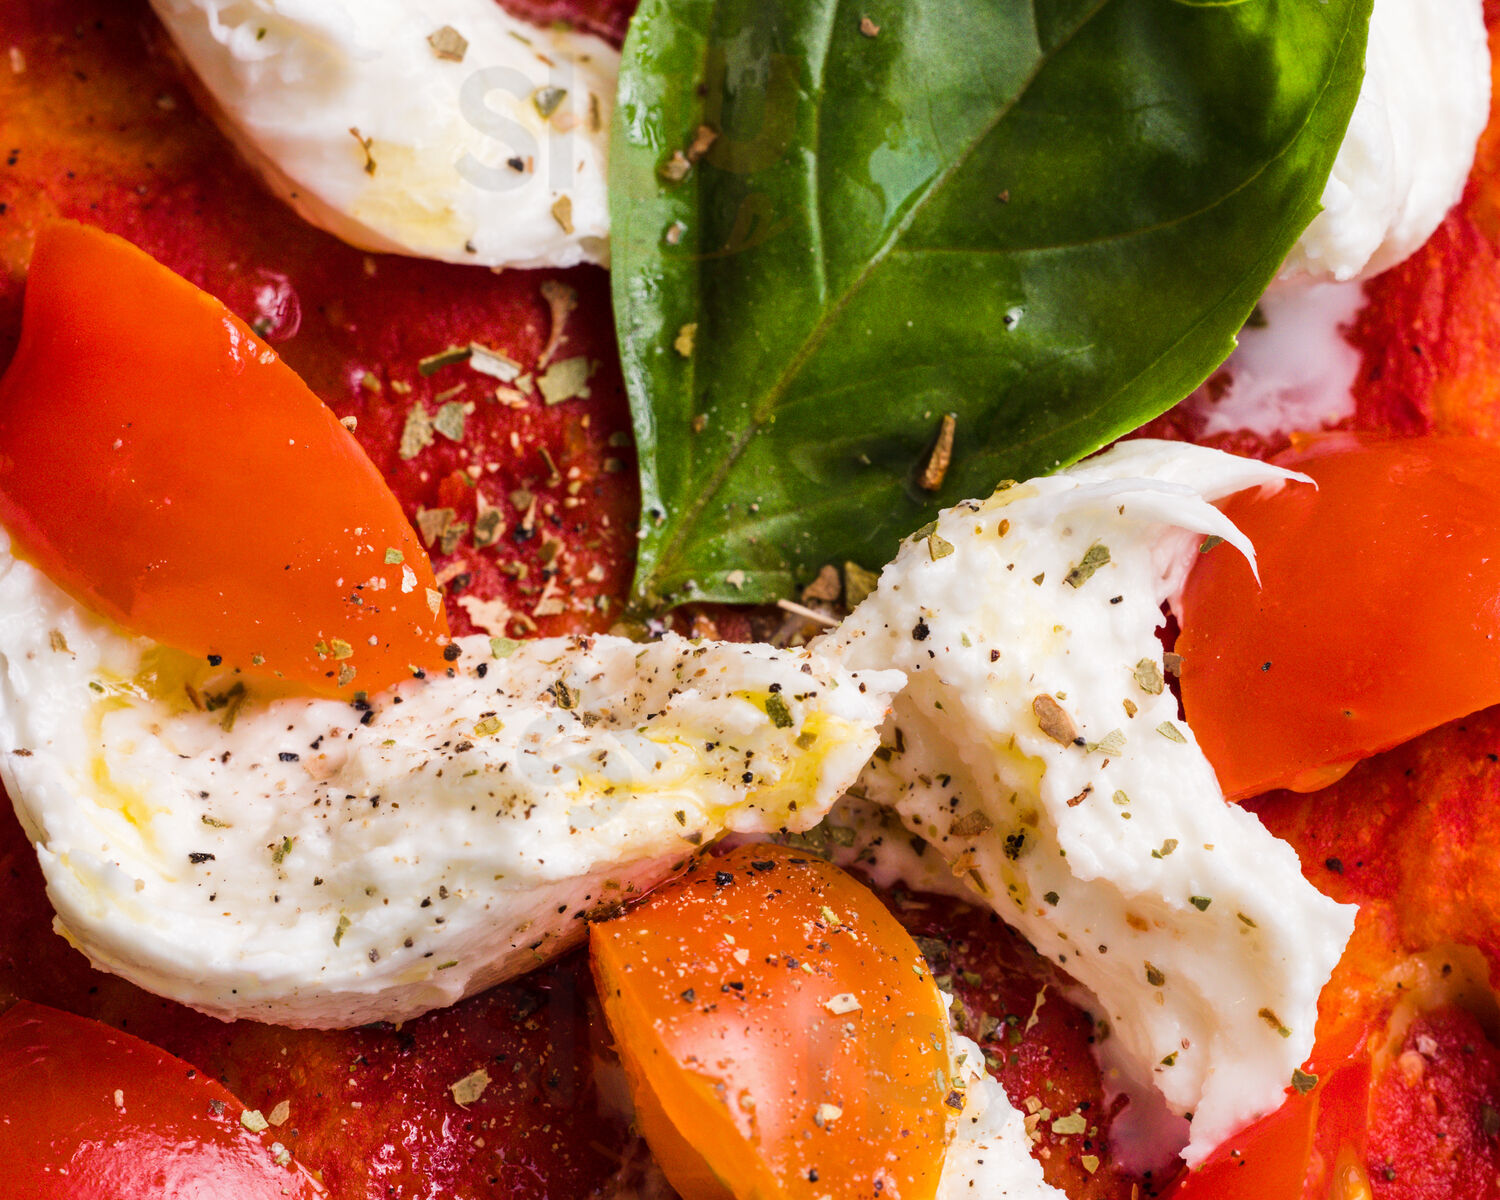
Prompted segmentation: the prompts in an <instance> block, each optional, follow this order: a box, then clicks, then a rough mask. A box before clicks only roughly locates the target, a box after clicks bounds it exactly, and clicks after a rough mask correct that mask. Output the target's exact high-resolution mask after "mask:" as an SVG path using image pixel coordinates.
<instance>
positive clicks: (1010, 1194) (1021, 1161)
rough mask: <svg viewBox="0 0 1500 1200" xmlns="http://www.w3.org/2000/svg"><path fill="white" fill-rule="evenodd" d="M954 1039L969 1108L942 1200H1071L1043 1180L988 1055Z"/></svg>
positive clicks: (952, 1146) (948, 1164)
mask: <svg viewBox="0 0 1500 1200" xmlns="http://www.w3.org/2000/svg"><path fill="white" fill-rule="evenodd" d="M949 1036H950V1038H951V1046H952V1053H953V1064H954V1065H953V1075H954V1078H955V1079H957V1080H958V1081H959V1082H960V1083H962V1084H963V1088H962V1095H963V1101H964V1106H963V1109H962V1111H961V1112H960V1113H959V1115H958V1124H957V1126H956V1128H955V1131H954V1135H953V1140H952V1141H951V1142H949V1143H948V1152H947V1154H946V1156H945V1157H944V1159H943V1174H942V1178H941V1180H940V1181H939V1183H938V1193H937V1200H969V1198H970V1197H975V1198H978V1197H982V1198H983V1200H1067V1198H1066V1196H1065V1195H1064V1193H1063V1192H1061V1191H1059V1190H1058V1189H1057V1188H1055V1187H1053V1186H1052V1185H1051V1184H1049V1183H1048V1182H1047V1181H1046V1180H1045V1179H1043V1178H1042V1167H1041V1164H1040V1163H1038V1162H1037V1161H1036V1159H1034V1158H1032V1157H1031V1139H1030V1137H1028V1136H1027V1132H1026V1119H1025V1117H1023V1116H1022V1115H1021V1112H1020V1110H1019V1109H1017V1108H1016V1107H1015V1106H1014V1105H1012V1104H1011V1102H1010V1097H1008V1096H1007V1095H1006V1094H1005V1089H1004V1088H1003V1087H1001V1086H1000V1081H999V1080H998V1079H996V1078H994V1077H993V1076H992V1075H990V1074H989V1072H987V1071H986V1070H985V1068H984V1054H983V1052H982V1051H981V1050H980V1049H979V1047H978V1046H977V1045H975V1044H974V1043H973V1042H971V1041H970V1040H969V1039H968V1038H966V1037H964V1036H963V1035H962V1034H958V1033H954V1034H950V1035H949Z"/></svg>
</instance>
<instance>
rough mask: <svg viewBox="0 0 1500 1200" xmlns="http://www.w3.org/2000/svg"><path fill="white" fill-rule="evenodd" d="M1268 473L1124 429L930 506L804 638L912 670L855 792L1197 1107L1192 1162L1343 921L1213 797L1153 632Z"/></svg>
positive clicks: (1285, 1074)
mask: <svg viewBox="0 0 1500 1200" xmlns="http://www.w3.org/2000/svg"><path fill="white" fill-rule="evenodd" d="M1285 478H1286V472H1283V471H1281V470H1279V469H1277V468H1274V467H1270V466H1267V465H1265V464H1263V463H1259V462H1253V461H1249V460H1245V459H1238V458H1234V457H1231V456H1229V455H1225V454H1221V453H1219V452H1217V451H1212V450H1207V449H1203V448H1201V447H1195V446H1190V445H1184V444H1179V443H1167V442H1151V441H1134V442H1128V443H1124V444H1121V445H1120V446H1118V447H1116V448H1115V449H1113V450H1111V451H1109V452H1107V453H1105V454H1102V455H1100V456H1098V457H1097V458H1094V459H1092V460H1090V461H1088V462H1085V463H1083V464H1082V465H1080V466H1077V467H1074V468H1073V469H1071V470H1069V471H1065V472H1062V473H1060V474H1058V475H1054V476H1051V477H1048V478H1044V479H1035V480H1032V481H1030V482H1028V483H1023V484H1019V485H1014V486H1010V487H1007V488H1004V489H1003V490H1001V491H999V492H997V493H996V494H995V495H994V496H993V497H991V498H990V499H989V500H986V501H971V502H968V503H964V504H960V505H957V506H956V507H954V508H951V509H949V510H947V511H946V512H945V513H943V514H942V516H941V518H940V519H939V520H938V521H937V523H936V525H935V528H934V529H933V530H932V532H931V533H930V535H928V536H915V537H913V538H912V539H910V540H909V541H908V542H907V543H906V544H905V545H903V547H902V549H901V551H900V553H899V554H898V555H897V557H896V559H895V560H894V562H892V563H891V564H890V565H889V566H887V567H886V568H885V570H884V572H883V573H882V574H881V577H880V584H879V587H878V588H877V590H876V591H875V592H874V593H873V594H872V595H871V596H870V597H869V598H868V599H867V600H865V602H864V603H863V604H861V605H860V606H859V607H858V608H857V609H855V611H854V612H853V613H852V614H851V615H850V616H849V617H848V618H847V619H846V620H845V622H844V623H843V624H842V625H841V626H839V628H837V629H836V630H833V631H831V632H830V634H828V635H827V636H825V637H824V638H821V639H819V641H818V642H816V643H815V644H814V645H815V648H816V649H817V650H818V651H819V652H820V653H823V654H827V655H830V656H834V657H837V658H839V659H840V660H842V661H843V662H844V663H845V664H846V665H847V666H849V667H851V668H870V667H896V668H899V669H901V670H903V671H905V672H906V674H907V676H908V680H909V682H908V685H907V687H906V689H905V690H904V691H903V692H902V693H901V694H900V695H899V696H898V697H897V699H896V701H895V704H894V707H893V710H892V713H891V717H890V719H889V721H888V722H887V724H886V728H885V732H884V735H883V742H884V744H883V746H882V748H881V750H880V751H879V752H877V754H876V756H875V759H874V760H873V761H872V762H871V764H870V767H869V768H868V769H867V770H866V771H865V773H864V774H863V775H862V776H861V778H860V781H859V785H858V787H857V789H856V794H861V795H864V796H866V797H868V798H869V799H870V800H871V801H874V802H876V803H880V804H884V805H889V806H892V807H894V808H895V809H896V810H897V811H899V813H900V815H901V817H902V818H903V820H904V821H905V822H906V824H907V826H908V827H909V828H910V829H911V830H913V831H914V832H916V833H919V834H920V835H921V836H923V837H924V838H926V839H927V840H928V841H929V842H931V843H932V844H933V845H934V846H936V847H937V848H938V850H939V851H941V853H942V854H943V856H944V857H946V858H947V859H948V860H949V861H950V863H951V869H952V871H953V872H954V874H955V875H958V876H959V877H961V878H962V879H963V880H964V881H966V882H967V883H968V884H969V885H970V886H971V887H972V888H974V889H975V890H977V891H978V892H979V893H980V894H981V895H982V896H983V897H984V899H985V900H987V901H988V902H989V903H990V904H991V905H993V906H994V908H995V910H996V911H997V912H998V913H999V914H1000V915H1001V916H1002V917H1004V919H1005V920H1006V921H1008V922H1009V923H1010V924H1012V925H1013V926H1015V928H1017V929H1018V930H1020V931H1021V932H1022V933H1023V934H1024V935H1025V936H1026V937H1027V938H1029V939H1030V940H1031V942H1032V943H1033V944H1034V945H1035V946H1036V947H1037V949H1038V950H1039V951H1040V952H1041V953H1043V954H1044V955H1046V956H1047V957H1048V958H1050V959H1052V961H1054V962H1056V963H1058V964H1059V965H1060V966H1062V967H1063V969H1065V970H1066V971H1067V972H1068V973H1069V974H1071V975H1072V976H1073V977H1074V978H1075V979H1077V980H1078V981H1079V982H1080V983H1082V984H1083V985H1084V986H1085V987H1087V988H1088V989H1089V990H1090V991H1091V992H1092V993H1093V994H1094V996H1096V997H1097V998H1098V1005H1099V1008H1100V1011H1101V1015H1102V1018H1103V1020H1104V1021H1105V1022H1106V1023H1107V1025H1108V1027H1109V1029H1110V1031H1111V1036H1112V1037H1113V1038H1114V1039H1117V1040H1118V1043H1119V1046H1118V1048H1117V1049H1118V1052H1119V1053H1120V1055H1121V1057H1122V1058H1123V1059H1124V1061H1126V1062H1127V1063H1128V1064H1130V1065H1131V1066H1133V1068H1134V1071H1135V1073H1136V1075H1137V1077H1138V1078H1140V1079H1148V1080H1151V1081H1152V1082H1153V1083H1154V1084H1155V1086H1156V1087H1157V1088H1158V1089H1160V1091H1161V1093H1162V1094H1163V1095H1164V1096H1165V1098H1166V1100H1167V1102H1168V1104H1169V1105H1170V1106H1171V1108H1172V1109H1173V1110H1175V1111H1176V1112H1178V1113H1186V1112H1191V1113H1193V1114H1194V1119H1193V1123H1192V1140H1191V1142H1190V1144H1189V1146H1188V1148H1187V1151H1186V1157H1187V1158H1188V1159H1189V1161H1196V1160H1198V1159H1200V1158H1201V1157H1203V1155H1205V1154H1206V1153H1207V1152H1208V1151H1209V1150H1211V1149H1212V1148H1213V1147H1214V1146H1215V1145H1217V1144H1218V1142H1219V1141H1220V1140H1222V1139H1223V1138H1224V1137H1225V1136H1227V1135H1228V1134H1230V1133H1232V1132H1233V1131H1234V1130H1235V1129H1237V1128H1239V1127H1240V1126H1242V1125H1244V1124H1245V1123H1247V1122H1248V1121H1250V1120H1252V1119H1254V1118H1255V1117H1257V1116H1259V1115H1261V1114H1263V1113H1266V1112H1268V1111H1270V1110H1271V1109H1273V1108H1275V1107H1276V1106H1277V1105H1278V1104H1279V1103H1280V1102H1281V1099H1282V1095H1283V1090H1284V1088H1285V1087H1286V1085H1287V1083H1288V1082H1289V1081H1290V1079H1291V1075H1292V1071H1293V1069H1294V1068H1296V1067H1297V1066H1298V1065H1299V1064H1300V1063H1301V1062H1302V1061H1303V1060H1304V1059H1305V1057H1306V1056H1307V1054H1308V1052H1309V1051H1310V1049H1311V1048H1312V1042H1313V1031H1314V1030H1313V1026H1314V1022H1315V1018H1316V1011H1317V999H1318V993H1319V991H1320V989H1321V988H1322V985H1323V984H1324V982H1326V980H1327V979H1328V976H1329V973H1330V971H1331V970H1332V968H1333V965H1334V963H1335V962H1336V961H1337V960H1338V957H1339V955H1340V953H1341V951H1342V949H1343V946H1344V943H1345V941H1346V940H1347V939H1348V936H1349V933H1350V931H1351V929H1352V927H1353V913H1354V910H1353V909H1352V908H1350V907H1346V906H1341V905H1338V904H1335V903H1334V902H1333V901H1331V900H1329V899H1327V898H1326V897H1324V896H1322V895H1321V894H1320V893H1319V892H1318V891H1317V890H1316V889H1314V888H1313V887H1312V885H1311V884H1309V883H1308V882H1307V881H1306V880H1305V879H1304V878H1303V877H1302V873H1301V871H1300V869H1299V867H1298V862H1297V856H1296V854H1295V852H1294V851H1293V850H1292V848H1291V847H1290V846H1288V845H1287V844H1286V843H1284V842H1282V841H1279V840H1278V839H1276V838H1274V837H1272V836H1271V835H1270V834H1269V833H1268V832H1266V830H1265V829H1264V827H1263V826H1262V825H1261V824H1260V823H1259V821H1257V820H1256V818H1255V817H1254V816H1252V815H1251V814H1250V813H1248V812H1246V811H1245V810H1244V809H1242V808H1238V807H1235V806H1231V805H1226V804H1225V803H1224V801H1223V797H1222V794H1221V792H1220V790H1219V788H1218V785H1217V782H1216V780H1215V779H1214V774H1213V769H1212V768H1211V767H1210V765H1209V763H1208V761H1207V759H1206V758H1205V757H1204V756H1203V753H1202V752H1201V751H1200V750H1199V748H1198V745H1197V743H1196V741H1195V740H1194V738H1193V734H1192V731H1191V730H1190V729H1188V727H1187V726H1186V724H1185V723H1184V722H1182V721H1180V720H1179V719H1178V715H1177V703H1176V700H1175V699H1174V698H1173V695H1172V693H1171V691H1170V689H1169V688H1167V687H1166V686H1165V684H1164V679H1163V660H1162V652H1161V646H1160V643H1159V642H1158V641H1157V639H1156V636H1155V632H1154V631H1155V629H1156V627H1157V626H1158V625H1159V624H1160V622H1161V604H1162V602H1163V600H1164V599H1166V598H1168V597H1170V596H1171V595H1172V594H1173V593H1174V592H1175V591H1176V590H1178V589H1179V588H1180V586H1181V583H1182V581H1183V579H1184V578H1185V576H1186V574H1187V570H1188V568H1189V566H1190V564H1191V562H1192V561H1193V560H1194V558H1195V556H1196V553H1197V545H1198V543H1199V542H1201V541H1203V537H1202V536H1201V535H1204V534H1207V535H1211V536H1213V537H1216V538H1222V539H1224V540H1225V541H1227V542H1229V543H1231V545H1230V546H1225V547H1222V548H1220V549H1216V550H1213V551H1212V552H1213V553H1219V554H1226V553H1234V552H1235V549H1234V548H1238V549H1239V550H1240V551H1243V552H1246V553H1248V552H1249V546H1248V545H1247V544H1246V542H1245V539H1244V538H1243V536H1242V535H1241V534H1240V533H1239V532H1238V531H1237V530H1236V529H1235V528H1234V527H1233V526H1232V525H1231V524H1230V522H1229V521H1228V520H1227V518H1225V517H1224V516H1223V514H1221V513H1220V512H1219V511H1218V510H1217V509H1215V508H1213V507H1212V505H1211V504H1209V503H1208V501H1209V500H1210V499H1212V498H1215V497H1218V496H1223V495H1226V494H1229V493H1232V492H1235V491H1239V490H1241V489H1243V488H1247V487H1254V486H1256V485H1265V484H1273V485H1274V484H1279V483H1280V482H1282V481H1283V480H1284V479H1285ZM1187 531H1192V532H1187ZM929 857H930V854H929Z"/></svg>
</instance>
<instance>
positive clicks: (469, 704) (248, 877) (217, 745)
mask: <svg viewBox="0 0 1500 1200" xmlns="http://www.w3.org/2000/svg"><path fill="white" fill-rule="evenodd" d="M458 644H459V646H460V647H461V648H462V651H463V654H462V656H461V657H460V658H459V660H458V662H457V664H456V669H455V670H454V672H453V674H452V675H451V676H444V677H437V678H431V679H427V680H421V681H418V680H413V681H412V682H411V683H409V684H403V685H402V686H401V687H399V688H397V689H394V690H392V691H390V692H386V693H382V694H380V695H378V696H376V697H375V698H373V699H372V700H371V701H370V702H369V703H368V705H367V706H355V707H351V705H349V704H348V703H345V702H344V701H342V700H311V699H306V698H281V699H276V700H265V699H260V698H257V697H255V696H253V695H249V694H246V693H243V692H239V691H236V690H234V686H235V684H234V681H233V680H232V679H225V680H222V681H219V682H215V681H214V680H212V679H205V678H203V671H206V670H207V668H206V665H204V664H199V663H197V662H196V661H193V662H188V661H186V660H184V659H183V657H182V656H180V655H176V654H175V653H174V652H170V651H165V650H163V649H162V648H161V647H159V646H155V645H154V644H152V643H149V642H146V641H143V640H141V639H138V638H133V637H129V636H126V635H124V634H122V633H120V632H118V631H116V630H114V629H112V628H110V627H107V626H106V625H105V624H104V623H103V622H101V621H100V620H98V619H97V618H95V617H93V616H92V615H91V614H89V613H88V612H86V611H84V610H82V609H81V608H80V607H79V606H77V605H76V604H74V603H73V602H72V601H71V600H70V599H69V598H68V597H66V596H65V595H64V594H63V593H62V592H61V591H59V590H58V589H57V588H56V587H55V586H54V585H53V584H52V583H51V582H50V581H49V580H48V579H46V577H45V576H43V575H42V574H41V573H40V572H38V571H37V570H35V569H34V568H33V567H31V566H29V565H28V564H26V563H24V562H21V561H19V560H17V559H15V558H13V557H11V556H10V555H9V553H8V547H7V546H6V545H5V544H0V747H3V748H4V751H3V754H0V779H3V782H4V784H5V787H6V790H7V791H8V792H9V793H10V796H11V799H12V801H13V802H14V804H15V808H16V812H17V814H18V815H19V816H20V819H21V822H22V824H23V826H24V827H25V829H26V831H27V833H28V835H29V836H30V838H31V839H32V841H33V842H34V843H35V845H36V850H37V855H38V857H39V859H40V860H41V864H42V870H43V873H44V875H45V876H46V882H47V891H48V895H49V897H50V898H51V901H52V904H53V906H54V908H55V909H56V913H57V921H56V925H57V929H58V931H59V932H60V933H62V934H63V935H64V936H65V937H67V938H68V939H69V940H70V941H72V942H73V944H74V945H76V946H77V947H78V948H79V949H80V950H82V951H83V952H84V953H85V954H87V955H88V956H89V958H90V959H91V960H92V961H93V962H94V964H95V965H96V966H98V967H101V968H103V969H105V970H109V971H113V972H116V973H117V974H120V975H123V976H125V977H126V978H127V979H130V980H132V981H133V982H135V983H137V984H139V985H140V986H142V987H144V988H146V989H148V990H150V991H152V992H156V993H157V994H159V995H163V996H167V997H170V998H171V999H174V1000H178V1001H181V1002H182V1003H184V1004H188V1005H191V1006H193V1007H194V1008H198V1009H201V1010H202V1011H204V1012H208V1013H212V1014H213V1015H215V1016H218V1017H223V1018H226V1019H229V1018H236V1017H254V1018H257V1019H261V1020H270V1021H276V1022H279V1023H281V1024H286V1025H312V1026H341V1025H357V1024H363V1023H365V1022H368V1021H373V1020H382V1019H383V1020H402V1019H405V1018H408V1017H412V1016H415V1015H416V1014H418V1013H421V1012H423V1011H426V1010H427V1009H431V1008H435V1007H439V1006H441V1005H445V1004H451V1003H453V1002H455V1001H457V1000H459V999H460V998H462V997H463V996H465V995H468V994H470V993H472V992H475V991H478V990H480V989H482V988H484V987H487V986H489V985H490V984H493V983H495V982H497V981H499V980H501V979H504V978H506V977H508V976H511V975H515V974H518V973H520V972H522V971H526V970H529V969H531V968H532V967H534V966H536V965H538V964H539V963H541V962H543V961H544V960H545V959H547V958H549V957H550V956H552V955H554V954H556V953H557V952H559V951H560V950H562V949H564V948H566V947H568V946H570V945H573V944H575V942H576V941H577V940H578V938H579V937H581V936H582V933H583V930H584V919H583V918H585V917H586V916H592V915H597V914H598V913H600V912H605V911H608V910H609V909H610V908H611V907H612V906H614V905H617V904H618V903H619V902H621V901H623V900H625V899H627V898H629V897H631V896H632V895H635V894H638V893H640V892H641V891H643V890H645V889H646V888H649V887H651V886H653V885H654V884H656V883H658V882H660V881H661V880H662V879H663V878H666V877H667V876H668V875H670V874H672V873H674V872H675V871H678V870H680V869H682V868H683V867H684V866H686V865H687V863H688V861H689V860H690V858H691V856H692V855H693V853H694V852H695V850H697V849H698V848H699V847H700V846H706V845H707V844H708V843H709V842H710V841H711V840H712V839H713V838H715V837H716V836H717V835H718V834H719V833H721V832H722V831H724V830H726V829H732V830H739V831H759V832H769V831H774V830H777V829H780V828H782V827H786V828H789V829H805V828H807V827H808V826H810V825H812V824H813V823H815V822H816V821H818V820H819V819H820V818H821V817H822V816H823V814H824V813H825V812H826V811H827V809H828V807H829V805H831V804H832V803H833V801H834V800H835V799H836V798H837V797H838V795H839V794H840V793H841V792H842V791H843V790H844V788H845V787H846V786H847V785H848V784H849V783H851V782H852V781H853V779H854V777H855V776H856V775H857V774H858V772H859V770H860V768H861V767H862V766H863V765H864V763H865V762H866V761H867V760H868V758H869V756H870V753H871V752H872V751H873V750H874V749H875V747H876V745H877V744H878V736H879V735H878V728H879V725H880V722H881V720H882V718H883V716H884V714H885V712H886V710H887V707H888V702H889V698H890V695H891V693H892V692H893V691H894V690H895V689H896V688H897V687H899V686H900V685H901V682H902V677H901V676H900V675H899V674H898V673H895V672H874V673H862V674H853V673H850V672H848V671H845V670H843V669H842V668H840V667H838V666H837V665H836V664H834V663H832V662H830V661H829V660H827V659H826V658H823V657H822V656H820V655H817V654H814V653H810V652H808V651H783V650H776V649H774V648H772V647H770V646H764V645H729V644H724V643H693V642H688V641H685V640H683V639H681V638H677V637H667V638H664V639H663V640H662V641H660V642H654V643H650V644H647V645H638V644H636V643H633V642H630V641H627V640H625V639H623V638H614V637H596V638H580V639H564V638H551V639H545V640H540V641H535V642H529V643H525V644H523V645H520V646H519V647H517V648H516V649H515V650H514V652H513V653H511V654H510V656H509V657H505V658H500V659H495V658H493V657H492V656H491V644H490V642H489V641H488V640H487V639H485V638H482V637H479V638H464V639H459V640H458ZM502 649H503V647H502ZM200 668H202V670H200ZM195 697H196V700H197V703H196V704H195V703H194V698H195Z"/></svg>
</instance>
